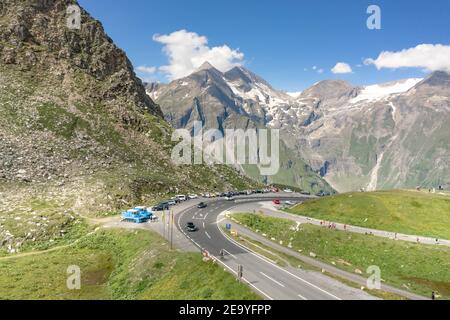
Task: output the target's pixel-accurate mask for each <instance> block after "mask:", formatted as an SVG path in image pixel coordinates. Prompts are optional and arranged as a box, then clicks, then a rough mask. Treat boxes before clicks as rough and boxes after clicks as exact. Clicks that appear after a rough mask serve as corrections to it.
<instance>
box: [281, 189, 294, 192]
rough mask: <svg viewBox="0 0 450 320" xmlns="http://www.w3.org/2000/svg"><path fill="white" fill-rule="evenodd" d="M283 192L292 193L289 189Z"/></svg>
mask: <svg viewBox="0 0 450 320" xmlns="http://www.w3.org/2000/svg"><path fill="white" fill-rule="evenodd" d="M283 191H284V192H286V193H292V192H293V191H292V190H291V189H285V190H283Z"/></svg>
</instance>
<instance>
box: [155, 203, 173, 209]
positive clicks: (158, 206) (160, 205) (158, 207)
mask: <svg viewBox="0 0 450 320" xmlns="http://www.w3.org/2000/svg"><path fill="white" fill-rule="evenodd" d="M169 207H170V205H169V203H168V202H161V203H160V204H158V205H156V206H154V207H153V208H152V211H163V210H169Z"/></svg>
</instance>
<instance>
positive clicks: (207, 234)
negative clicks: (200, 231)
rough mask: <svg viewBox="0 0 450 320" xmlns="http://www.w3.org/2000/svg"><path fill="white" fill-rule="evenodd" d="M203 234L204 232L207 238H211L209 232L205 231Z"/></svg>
mask: <svg viewBox="0 0 450 320" xmlns="http://www.w3.org/2000/svg"><path fill="white" fill-rule="evenodd" d="M205 234H206V236H207V237H208V239H210V240H211V236H210V235H209V233H208V232H206V231H205Z"/></svg>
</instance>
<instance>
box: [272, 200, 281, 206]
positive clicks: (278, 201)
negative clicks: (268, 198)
mask: <svg viewBox="0 0 450 320" xmlns="http://www.w3.org/2000/svg"><path fill="white" fill-rule="evenodd" d="M273 204H276V205H280V204H281V201H280V199H275V200H273Z"/></svg>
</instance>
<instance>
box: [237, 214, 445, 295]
mask: <svg viewBox="0 0 450 320" xmlns="http://www.w3.org/2000/svg"><path fill="white" fill-rule="evenodd" d="M234 218H236V219H237V220H238V221H239V222H240V223H242V224H244V225H246V226H248V227H249V228H250V229H253V230H259V231H260V233H265V234H267V236H268V237H270V238H271V237H273V238H275V239H276V240H277V241H280V240H281V241H283V243H284V244H286V245H288V244H289V243H291V244H292V247H293V249H294V250H302V251H303V252H304V253H305V254H309V253H310V252H314V253H315V254H317V258H318V259H320V260H322V261H324V262H327V263H330V264H331V263H332V262H334V263H335V264H336V266H337V267H339V268H341V269H344V270H347V271H350V272H355V270H356V269H359V270H361V271H363V272H365V271H366V270H367V268H368V267H369V266H371V265H377V266H379V267H380V268H381V276H382V278H383V279H384V280H386V281H387V283H388V284H391V285H395V286H397V287H400V288H402V289H405V288H410V289H411V290H412V291H414V292H416V293H419V294H423V295H426V296H430V294H431V292H432V291H433V290H435V291H437V292H439V294H441V295H442V296H443V297H444V298H446V299H450V268H449V257H450V248H447V247H436V246H425V245H417V244H411V243H407V242H401V241H393V240H386V239H382V238H377V237H369V236H365V235H359V234H350V233H345V232H342V231H334V230H329V229H326V228H320V227H316V226H312V225H302V226H301V228H300V230H299V231H298V232H296V231H294V230H293V229H295V226H296V224H295V223H294V222H291V221H289V220H283V219H277V218H271V217H267V216H262V215H252V214H238V215H235V216H234ZM405 286H406V287H405Z"/></svg>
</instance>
